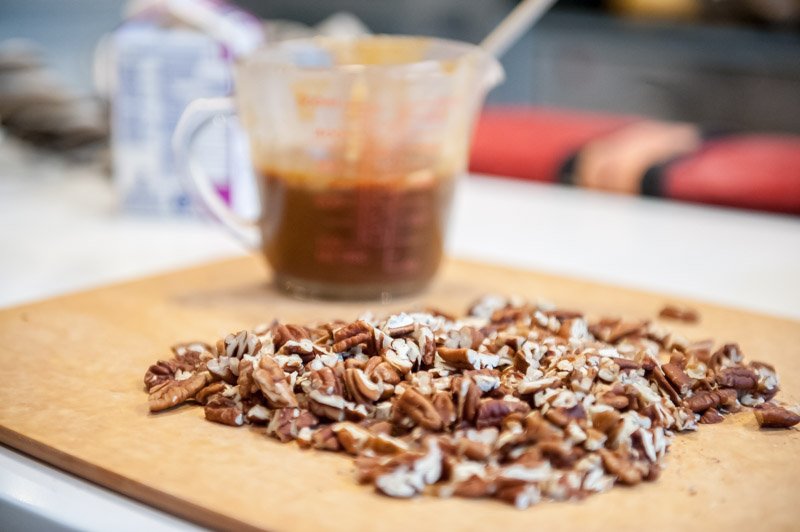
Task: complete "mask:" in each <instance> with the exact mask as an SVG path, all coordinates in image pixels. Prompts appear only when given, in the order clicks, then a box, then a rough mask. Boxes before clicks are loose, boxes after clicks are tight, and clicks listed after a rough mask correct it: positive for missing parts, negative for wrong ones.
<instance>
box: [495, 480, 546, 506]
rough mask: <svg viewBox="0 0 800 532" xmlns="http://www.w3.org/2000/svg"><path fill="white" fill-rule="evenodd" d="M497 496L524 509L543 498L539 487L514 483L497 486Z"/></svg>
mask: <svg viewBox="0 0 800 532" xmlns="http://www.w3.org/2000/svg"><path fill="white" fill-rule="evenodd" d="M494 496H495V498H497V499H500V500H501V501H505V502H507V503H508V504H513V505H514V506H515V507H516V508H518V509H520V510H524V509H525V508H528V507H529V506H532V505H534V504H536V503H537V502H539V501H540V500H541V493H540V491H539V488H537V487H536V486H535V485H533V484H514V485H511V486H502V487H499V488H497V491H496V492H495V494H494Z"/></svg>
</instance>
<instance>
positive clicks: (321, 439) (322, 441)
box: [311, 425, 342, 451]
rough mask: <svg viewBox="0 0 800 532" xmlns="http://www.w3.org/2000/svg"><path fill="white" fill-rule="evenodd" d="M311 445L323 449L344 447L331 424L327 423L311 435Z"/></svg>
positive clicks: (333, 449)
mask: <svg viewBox="0 0 800 532" xmlns="http://www.w3.org/2000/svg"><path fill="white" fill-rule="evenodd" d="M311 446H312V447H313V448H314V449H321V450H323V451H338V450H340V449H341V448H342V446H341V445H340V444H339V439H338V438H337V437H336V433H335V432H334V431H333V427H332V426H331V425H325V426H323V427H321V428H319V429H317V430H315V431H314V434H313V435H312V436H311Z"/></svg>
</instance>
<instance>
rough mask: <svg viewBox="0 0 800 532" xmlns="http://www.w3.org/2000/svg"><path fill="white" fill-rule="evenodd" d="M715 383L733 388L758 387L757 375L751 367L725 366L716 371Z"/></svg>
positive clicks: (749, 388) (748, 388) (746, 388)
mask: <svg viewBox="0 0 800 532" xmlns="http://www.w3.org/2000/svg"><path fill="white" fill-rule="evenodd" d="M717 384H719V385H720V386H722V387H723V388H733V389H734V390H755V389H756V388H757V387H758V376H757V375H756V372H755V371H753V370H752V369H751V368H745V367H742V366H736V367H732V368H725V369H722V370H720V371H719V373H717Z"/></svg>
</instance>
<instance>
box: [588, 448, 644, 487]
mask: <svg viewBox="0 0 800 532" xmlns="http://www.w3.org/2000/svg"><path fill="white" fill-rule="evenodd" d="M598 452H599V453H600V458H602V460H603V467H605V470H606V471H607V472H608V473H609V474H611V475H614V476H615V477H617V480H619V481H620V482H621V483H623V484H627V485H629V486H630V485H633V484H638V483H639V482H641V481H642V472H641V471H639V470H638V469H637V468H635V467H633V466H632V464H631V463H630V461H629V460H628V459H627V457H625V456H623V455H622V453H621V452H620V451H616V452H614V451H610V450H608V449H600V450H599V451H598Z"/></svg>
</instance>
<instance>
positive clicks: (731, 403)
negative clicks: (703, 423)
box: [714, 388, 738, 410]
mask: <svg viewBox="0 0 800 532" xmlns="http://www.w3.org/2000/svg"><path fill="white" fill-rule="evenodd" d="M714 393H715V394H716V395H717V397H718V398H719V406H721V407H722V408H725V409H727V410H731V409H736V407H737V406H738V397H737V394H736V390H733V389H731V388H720V389H719V390H716V391H715V392H714Z"/></svg>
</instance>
